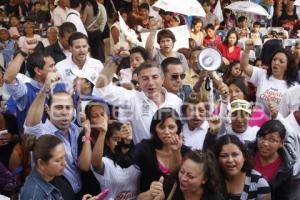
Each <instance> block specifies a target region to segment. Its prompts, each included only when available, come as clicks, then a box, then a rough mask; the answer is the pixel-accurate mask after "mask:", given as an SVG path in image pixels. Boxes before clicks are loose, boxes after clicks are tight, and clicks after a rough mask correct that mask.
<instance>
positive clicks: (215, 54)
mask: <svg viewBox="0 0 300 200" xmlns="http://www.w3.org/2000/svg"><path fill="white" fill-rule="evenodd" d="M198 60H199V67H200V70H203V69H205V70H207V71H215V70H217V69H219V68H220V67H221V64H222V55H221V53H220V52H219V51H218V50H217V49H215V48H211V47H207V48H204V49H203V50H202V51H201V52H200V54H199V58H198Z"/></svg>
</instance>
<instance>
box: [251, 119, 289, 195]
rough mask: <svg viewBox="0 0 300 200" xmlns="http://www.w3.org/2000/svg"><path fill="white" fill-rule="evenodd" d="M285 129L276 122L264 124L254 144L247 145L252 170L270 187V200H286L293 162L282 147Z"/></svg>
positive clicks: (271, 121)
mask: <svg viewBox="0 0 300 200" xmlns="http://www.w3.org/2000/svg"><path fill="white" fill-rule="evenodd" d="M285 136H286V129H285V127H284V125H283V124H282V123H281V122H280V121H278V120H270V121H268V122H266V123H265V124H264V125H263V126H262V127H261V128H260V130H259V131H258V133H257V138H256V141H255V143H252V144H249V145H248V146H249V149H250V150H251V152H252V155H253V158H254V159H253V161H254V162H253V163H254V169H255V170H257V171H258V172H260V173H261V174H262V176H263V177H264V178H265V179H266V180H267V181H268V183H269V184H270V187H271V194H272V200H288V199H289V194H290V188H291V178H292V174H293V161H292V160H291V157H290V155H289V154H288V151H286V149H285V146H284V138H285Z"/></svg>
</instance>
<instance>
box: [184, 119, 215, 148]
mask: <svg viewBox="0 0 300 200" xmlns="http://www.w3.org/2000/svg"><path fill="white" fill-rule="evenodd" d="M208 128H209V124H208V122H207V121H204V122H203V123H202V125H201V126H200V127H198V128H196V129H194V130H192V131H191V130H190V129H189V127H188V124H187V123H185V124H184V125H183V127H182V132H183V140H184V144H185V145H186V146H188V147H190V148H191V149H192V150H195V149H197V150H201V149H203V144H204V140H205V137H206V134H207V130H208Z"/></svg>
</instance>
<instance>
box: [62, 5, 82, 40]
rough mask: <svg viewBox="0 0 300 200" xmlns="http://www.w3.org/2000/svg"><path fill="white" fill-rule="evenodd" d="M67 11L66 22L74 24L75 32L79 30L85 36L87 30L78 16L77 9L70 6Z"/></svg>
mask: <svg viewBox="0 0 300 200" xmlns="http://www.w3.org/2000/svg"><path fill="white" fill-rule="evenodd" d="M67 13H68V14H67V18H66V22H72V23H73V24H74V25H75V26H76V30H77V32H81V33H83V34H84V35H86V36H87V32H86V30H85V27H84V25H83V22H82V20H81V18H80V13H79V12H78V11H77V10H74V9H72V8H71V9H69V11H68V12H67Z"/></svg>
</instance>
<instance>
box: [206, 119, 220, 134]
mask: <svg viewBox="0 0 300 200" xmlns="http://www.w3.org/2000/svg"><path fill="white" fill-rule="evenodd" d="M208 123H209V130H210V133H212V134H218V133H219V131H220V128H221V125H222V120H221V118H220V117H219V116H217V115H213V116H211V117H210V118H209V120H208Z"/></svg>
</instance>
